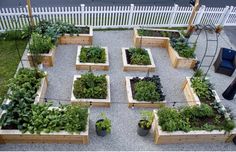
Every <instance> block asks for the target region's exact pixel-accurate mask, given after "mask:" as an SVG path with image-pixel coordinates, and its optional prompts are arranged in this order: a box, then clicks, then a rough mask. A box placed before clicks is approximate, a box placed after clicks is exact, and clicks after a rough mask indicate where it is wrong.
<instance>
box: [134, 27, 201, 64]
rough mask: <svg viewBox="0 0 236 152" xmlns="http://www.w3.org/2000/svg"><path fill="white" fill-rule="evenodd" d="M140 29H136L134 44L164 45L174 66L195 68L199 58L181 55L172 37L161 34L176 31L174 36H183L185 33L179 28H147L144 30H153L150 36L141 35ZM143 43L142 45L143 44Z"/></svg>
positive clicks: (138, 45)
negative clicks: (175, 47) (174, 47)
mask: <svg viewBox="0 0 236 152" xmlns="http://www.w3.org/2000/svg"><path fill="white" fill-rule="evenodd" d="M138 30H140V29H134V46H136V47H140V46H151V47H163V48H166V49H167V51H168V54H169V56H170V60H171V64H172V66H173V67H174V68H194V66H195V64H196V63H197V59H194V58H184V57H181V56H179V54H178V53H177V52H176V51H175V50H174V49H173V47H172V46H171V44H170V38H169V37H167V36H163V35H161V32H171V33H174V35H173V37H174V38H175V39H176V38H180V37H181V38H183V35H182V34H181V33H180V32H179V31H177V30H166V29H146V28H144V29H143V30H147V31H153V32H152V34H150V36H142V37H141V36H140V35H139V34H138ZM141 43H142V45H141Z"/></svg>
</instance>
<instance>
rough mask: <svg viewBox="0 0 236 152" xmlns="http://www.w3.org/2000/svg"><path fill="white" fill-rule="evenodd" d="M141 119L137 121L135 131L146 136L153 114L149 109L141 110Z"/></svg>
mask: <svg viewBox="0 0 236 152" xmlns="http://www.w3.org/2000/svg"><path fill="white" fill-rule="evenodd" d="M140 115H141V119H140V120H139V122H138V129H137V133H138V134H139V135H140V136H146V135H147V134H148V133H149V130H150V129H151V127H152V121H153V115H152V112H151V111H141V112H140Z"/></svg>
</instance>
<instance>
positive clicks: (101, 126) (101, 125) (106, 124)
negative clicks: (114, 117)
mask: <svg viewBox="0 0 236 152" xmlns="http://www.w3.org/2000/svg"><path fill="white" fill-rule="evenodd" d="M100 117H101V118H102V119H100V121H97V122H96V127H97V129H98V131H102V130H106V132H107V133H110V132H111V120H110V119H108V118H107V116H106V114H105V113H101V114H100Z"/></svg>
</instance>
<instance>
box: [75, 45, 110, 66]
mask: <svg viewBox="0 0 236 152" xmlns="http://www.w3.org/2000/svg"><path fill="white" fill-rule="evenodd" d="M79 59H80V62H83V63H86V62H87V63H105V62H106V52H105V49H104V48H101V47H89V48H87V47H82V48H81V52H80V56H79Z"/></svg>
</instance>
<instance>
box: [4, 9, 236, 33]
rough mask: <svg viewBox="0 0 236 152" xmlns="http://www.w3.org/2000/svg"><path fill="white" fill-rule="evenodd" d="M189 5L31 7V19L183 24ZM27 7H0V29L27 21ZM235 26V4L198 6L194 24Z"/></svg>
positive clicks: (124, 24) (128, 24) (127, 24)
mask: <svg viewBox="0 0 236 152" xmlns="http://www.w3.org/2000/svg"><path fill="white" fill-rule="evenodd" d="M191 13H192V7H181V6H178V5H174V6H173V7H172V6H166V7H165V6H134V5H133V4H131V5H130V6H91V7H90V6H85V5H84V4H81V5H80V6H78V7H34V8H32V14H33V18H34V21H35V22H36V23H38V22H39V21H40V20H48V21H51V22H57V21H62V22H68V23H72V24H75V25H87V26H93V27H94V28H130V27H137V26H143V27H184V26H187V25H188V21H189V18H190V16H191ZM28 23H29V18H28V12H27V8H26V7H24V8H2V9H1V10H0V31H4V30H7V29H16V28H17V29H20V28H22V27H24V26H25V25H28ZM199 23H203V24H215V25H222V26H236V7H233V6H231V7H229V6H227V7H225V8H212V7H205V6H201V7H200V9H199V11H198V12H197V15H196V17H195V19H194V24H199Z"/></svg>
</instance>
